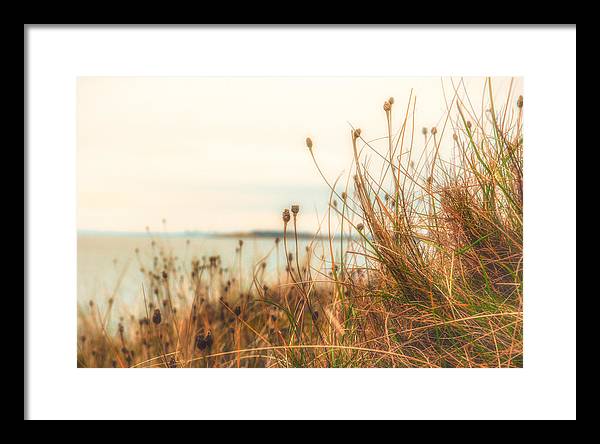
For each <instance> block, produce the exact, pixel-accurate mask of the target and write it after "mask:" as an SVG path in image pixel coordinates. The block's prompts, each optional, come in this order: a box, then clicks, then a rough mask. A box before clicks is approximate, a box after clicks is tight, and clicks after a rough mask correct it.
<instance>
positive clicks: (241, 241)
mask: <svg viewBox="0 0 600 444" xmlns="http://www.w3.org/2000/svg"><path fill="white" fill-rule="evenodd" d="M238 244H239V246H240V248H242V245H244V241H243V240H241V239H240V240H239V241H238Z"/></svg>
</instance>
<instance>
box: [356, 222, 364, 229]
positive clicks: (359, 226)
mask: <svg viewBox="0 0 600 444" xmlns="http://www.w3.org/2000/svg"><path fill="white" fill-rule="evenodd" d="M364 228H365V226H364V224H363V223H362V222H361V223H359V224H358V225H357V226H356V229H357V230H358V231H362V230H363V229H364Z"/></svg>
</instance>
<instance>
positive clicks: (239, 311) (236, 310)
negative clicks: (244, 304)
mask: <svg viewBox="0 0 600 444" xmlns="http://www.w3.org/2000/svg"><path fill="white" fill-rule="evenodd" d="M233 312H234V313H235V315H236V316H239V315H241V314H242V309H241V308H240V306H239V305H238V306H237V307H235V310H233Z"/></svg>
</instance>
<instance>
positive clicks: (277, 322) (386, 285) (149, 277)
mask: <svg viewBox="0 0 600 444" xmlns="http://www.w3.org/2000/svg"><path fill="white" fill-rule="evenodd" d="M485 88H486V97H487V100H486V102H487V105H486V108H488V109H486V110H485V111H484V112H482V113H480V114H479V115H476V114H475V112H474V111H473V108H472V107H471V106H470V104H469V102H468V101H466V100H465V101H460V100H458V98H457V96H456V95H455V96H454V97H452V100H449V101H448V103H447V109H448V112H447V113H446V115H444V116H443V118H442V119H441V120H440V124H439V127H437V128H427V129H424V128H423V129H416V128H415V125H414V117H415V112H416V111H417V107H416V99H415V98H414V97H412V96H411V99H410V100H409V103H405V104H399V103H394V100H393V98H389V99H388V100H387V101H385V103H384V104H383V111H382V116H383V117H384V118H385V119H386V121H387V128H388V133H387V134H386V135H385V137H384V138H383V139H382V138H381V137H379V138H378V139H370V138H369V137H370V136H368V129H362V130H361V129H358V128H351V129H350V130H349V135H348V149H349V150H352V153H353V155H354V160H353V164H352V173H351V174H350V175H348V177H347V178H343V179H338V180H336V181H333V180H331V179H330V178H328V177H326V176H325V175H324V174H322V172H321V169H320V167H319V162H318V157H319V149H320V148H319V141H318V140H314V141H313V140H311V139H307V140H306V145H307V155H308V156H311V157H312V159H313V160H314V164H315V170H316V171H315V174H320V175H321V176H322V178H323V180H324V181H326V182H327V184H328V185H329V188H330V195H329V207H328V213H327V214H326V215H325V218H324V220H323V224H322V226H321V230H320V233H318V234H319V235H320V236H326V238H325V239H323V238H322V237H319V238H317V237H316V238H315V240H314V245H311V246H309V247H308V248H306V249H304V248H303V249H302V251H300V249H299V247H298V242H299V241H298V238H297V233H298V232H300V231H302V227H301V223H302V209H301V208H299V207H298V206H296V205H292V206H291V207H290V208H289V209H285V210H283V213H282V229H283V232H284V235H283V236H282V237H281V238H280V239H277V241H276V242H275V244H274V245H273V251H277V250H280V251H281V252H285V257H286V258H287V261H286V262H287V263H282V264H280V267H278V269H279V273H278V274H277V275H276V278H275V279H266V278H265V277H264V276H265V267H266V265H263V262H259V263H257V264H256V265H255V266H254V267H253V268H252V269H250V270H244V269H242V267H237V268H236V269H235V270H234V269H231V270H230V269H224V268H223V266H222V264H221V258H219V257H211V258H206V259H205V260H194V261H192V262H191V263H188V264H183V265H180V262H179V261H178V259H177V258H175V257H172V256H169V255H168V254H166V253H164V250H163V251H160V249H159V252H158V254H157V256H156V257H155V259H154V262H153V263H150V264H144V263H143V262H142V261H141V259H140V268H141V269H142V271H143V275H144V279H143V282H141V283H140V284H143V289H144V293H143V297H144V301H142V302H143V304H140V305H141V306H142V307H144V308H143V310H142V312H141V313H137V314H135V315H131V316H128V317H127V316H125V317H123V318H121V319H120V320H119V322H118V327H117V328H116V331H113V329H112V328H110V329H109V328H108V325H110V321H111V319H112V318H113V317H114V316H116V315H114V313H113V311H114V304H115V303H112V302H111V301H109V302H110V303H109V304H108V309H107V310H102V311H101V310H99V309H98V307H97V306H96V305H95V304H93V303H90V305H89V306H80V307H79V309H78V312H79V320H78V327H79V331H78V357H77V363H78V366H80V367H180V368H181V367H521V366H522V365H523V138H522V126H523V121H522V118H523V116H522V111H523V100H522V97H519V98H518V99H516V98H513V96H512V95H511V94H510V93H509V94H508V96H507V97H506V98H505V100H503V101H502V103H495V102H494V101H493V100H492V97H494V94H493V85H492V82H491V81H490V80H488V81H487V82H486V85H485ZM371 136H373V137H374V136H375V135H371ZM377 136H381V135H377ZM421 143H425V151H423V150H422V149H421V147H422V145H421ZM382 144H383V145H382ZM382 146H383V149H382ZM417 146H419V149H418V150H417V148H416V147H417ZM323 149H325V148H323ZM417 153H418V154H417ZM342 167H343V166H342ZM158 242H160V240H159V241H158ZM317 243H318V245H317ZM317 246H319V248H316V247H317ZM313 247H314V248H313ZM243 248H244V245H243V242H241V241H240V244H239V249H243ZM316 251H324V252H325V253H324V254H319V255H317V254H315V252H316ZM138 257H140V256H138ZM114 320H115V319H113V321H114Z"/></svg>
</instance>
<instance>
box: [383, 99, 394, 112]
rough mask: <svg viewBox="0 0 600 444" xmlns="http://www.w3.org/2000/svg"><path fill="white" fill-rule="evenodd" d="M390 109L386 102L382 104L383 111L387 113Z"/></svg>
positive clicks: (388, 103) (390, 106)
mask: <svg viewBox="0 0 600 444" xmlns="http://www.w3.org/2000/svg"><path fill="white" fill-rule="evenodd" d="M391 109H392V105H390V102H388V101H387V100H386V101H385V102H384V103H383V110H384V111H385V112H386V113H388V112H390V110H391Z"/></svg>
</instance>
